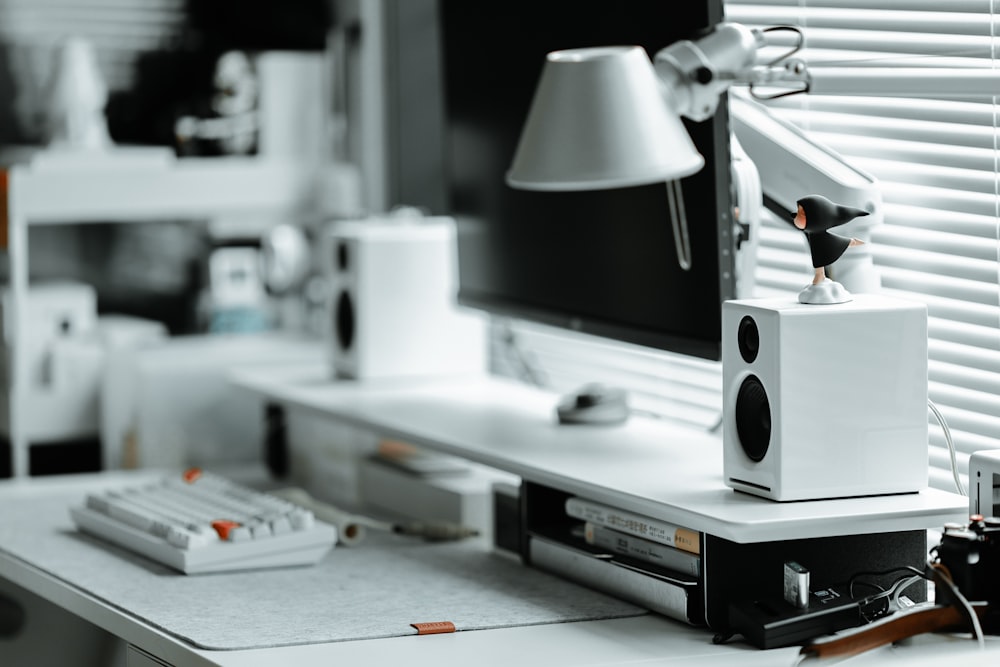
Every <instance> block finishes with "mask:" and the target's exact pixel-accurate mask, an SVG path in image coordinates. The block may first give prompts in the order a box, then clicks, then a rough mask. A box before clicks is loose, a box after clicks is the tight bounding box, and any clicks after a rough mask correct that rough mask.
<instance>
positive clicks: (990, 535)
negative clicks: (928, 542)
mask: <svg viewBox="0 0 1000 667" xmlns="http://www.w3.org/2000/svg"><path fill="white" fill-rule="evenodd" d="M935 552H936V555H937V559H938V561H939V562H940V564H941V565H942V566H944V567H945V568H946V569H947V571H948V574H949V575H950V576H951V580H952V582H954V584H955V586H956V587H957V588H958V590H959V591H960V592H961V593H962V595H964V596H965V597H966V598H967V599H968V600H971V601H988V602H994V603H996V602H1000V518H997V517H983V516H982V515H978V514H974V515H972V517H971V518H970V520H969V523H968V525H965V526H963V525H958V524H953V525H947V526H945V529H944V533H943V534H942V535H941V543H940V544H938V545H937V547H936V548H935Z"/></svg>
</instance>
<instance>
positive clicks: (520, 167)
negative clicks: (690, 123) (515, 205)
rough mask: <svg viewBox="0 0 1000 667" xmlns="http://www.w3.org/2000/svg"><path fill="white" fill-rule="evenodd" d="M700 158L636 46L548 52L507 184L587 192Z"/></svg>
mask: <svg viewBox="0 0 1000 667" xmlns="http://www.w3.org/2000/svg"><path fill="white" fill-rule="evenodd" d="M704 163H705V161H704V158H702V156H701V155H700V154H699V153H698V151H697V150H696V149H695V147H694V143H693V142H692V141H691V137H689V136H688V133H687V131H686V130H685V129H684V125H683V123H681V120H680V118H679V117H678V116H677V114H676V113H674V111H673V110H672V109H671V108H670V107H669V105H668V104H667V102H666V101H665V100H664V99H663V97H662V95H661V92H660V84H659V82H658V81H657V78H656V73H655V72H654V70H653V64H652V63H651V62H650V61H649V57H648V56H647V55H646V52H645V51H644V50H643V49H642V48H640V47H638V46H622V47H599V48H589V49H571V50H567V51H555V52H553V53H550V54H549V55H548V58H547V60H546V62H545V67H544V69H543V70H542V76H541V78H540V80H539V83H538V88H537V89H536V91H535V97H534V100H533V101H532V104H531V110H530V112H529V113H528V119H527V121H526V122H525V125H524V129H523V131H522V133H521V140H520V142H519V144H518V147H517V151H516V152H515V153H514V160H513V162H512V164H511V169H510V171H509V172H507V183H508V184H510V185H511V186H512V187H515V188H521V189H526V190H592V189H603V188H616V187H627V186H632V185H644V184H648V183H656V182H665V181H669V180H673V179H677V178H682V177H684V176H688V175H690V174H693V173H694V172H696V171H698V170H699V169H701V168H702V166H703V165H704Z"/></svg>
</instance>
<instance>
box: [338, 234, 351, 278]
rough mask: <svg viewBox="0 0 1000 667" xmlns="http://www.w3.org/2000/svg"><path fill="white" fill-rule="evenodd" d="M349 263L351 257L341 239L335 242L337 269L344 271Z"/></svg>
mask: <svg viewBox="0 0 1000 667" xmlns="http://www.w3.org/2000/svg"><path fill="white" fill-rule="evenodd" d="M350 265H351V258H350V254H349V251H348V249H347V244H346V243H344V242H343V241H341V242H340V243H338V244H337V269H338V270H340V271H346V270H347V269H348V268H349V267H350Z"/></svg>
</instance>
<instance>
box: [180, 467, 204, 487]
mask: <svg viewBox="0 0 1000 667" xmlns="http://www.w3.org/2000/svg"><path fill="white" fill-rule="evenodd" d="M199 477H201V468H188V469H187V470H185V471H184V481H185V482H187V483H188V484H191V483H192V482H194V481H195V480H197V479H198V478H199Z"/></svg>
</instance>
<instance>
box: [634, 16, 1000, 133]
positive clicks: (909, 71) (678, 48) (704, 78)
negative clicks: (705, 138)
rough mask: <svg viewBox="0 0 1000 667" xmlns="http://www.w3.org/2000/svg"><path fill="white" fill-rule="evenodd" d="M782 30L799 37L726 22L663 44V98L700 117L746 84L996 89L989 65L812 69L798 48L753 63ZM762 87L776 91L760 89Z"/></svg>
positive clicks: (960, 94) (916, 93)
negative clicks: (701, 33)
mask: <svg viewBox="0 0 1000 667" xmlns="http://www.w3.org/2000/svg"><path fill="white" fill-rule="evenodd" d="M782 29H785V30H793V31H795V32H798V33H799V34H800V35H801V32H799V30H798V29H797V28H791V27H788V26H780V27H775V28H768V29H765V30H760V29H757V28H749V27H747V26H744V25H742V24H739V23H727V22H723V23H719V24H718V25H717V26H715V28H714V29H713V30H712V32H710V33H709V34H707V35H705V36H704V37H702V38H700V39H698V40H696V41H690V40H680V41H677V42H674V43H673V44H671V45H670V46H667V47H665V48H663V49H661V50H660V51H658V52H657V53H656V55H655V56H654V57H653V65H654V67H655V69H656V74H657V77H658V78H659V80H660V84H661V93H662V95H663V98H664V99H665V100H666V101H667V103H668V104H669V105H670V106H671V107H672V108H673V109H674V111H676V112H677V113H679V114H681V115H682V116H685V117H687V118H690V119H691V120H694V121H703V120H706V119H708V118H710V117H711V116H713V115H714V114H715V111H716V109H717V108H718V105H719V101H720V98H721V96H722V94H723V93H725V92H726V91H727V90H729V88H730V87H732V86H749V87H750V91H751V93H752V94H753V95H754V96H755V97H758V98H763V99H766V98H768V97H771V98H773V97H780V96H783V95H789V94H794V93H812V94H815V95H871V96H877V97H922V96H925V95H927V92H928V91H929V90H932V91H934V96H935V97H941V98H947V99H956V98H958V99H961V98H983V97H989V96H992V95H1000V76H998V74H997V72H996V70H992V69H988V68H982V69H972V68H951V67H948V68H945V67H942V68H933V67H865V66H858V67H809V66H808V65H807V64H806V62H805V61H804V60H802V59H801V58H793V57H790V56H791V55H792V53H794V52H796V51H797V50H798V48H799V47H798V46H796V47H794V48H793V49H792V50H791V52H789V53H787V54H785V55H784V56H782V57H780V58H778V59H777V60H776V61H774V62H771V63H768V64H764V65H759V64H757V62H756V60H757V56H758V52H759V51H760V49H761V48H763V47H764V46H766V45H767V42H766V38H765V35H764V33H765V32H768V31H773V30H782ZM800 45H801V43H800ZM762 88H771V89H774V90H776V91H777V92H773V93H772V94H770V95H764V94H761V93H760V92H759V91H760V90H761V89H762Z"/></svg>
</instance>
